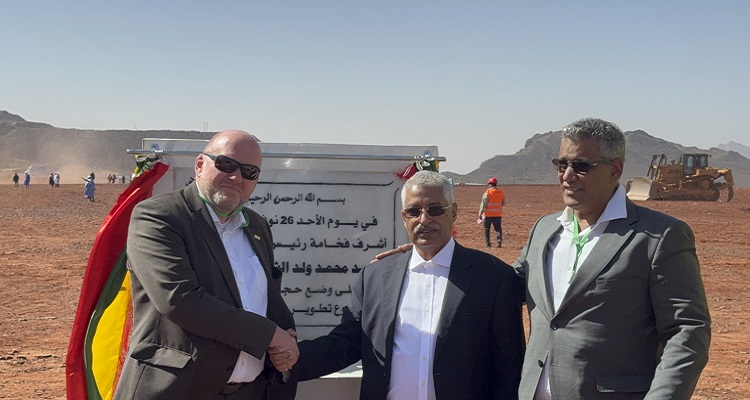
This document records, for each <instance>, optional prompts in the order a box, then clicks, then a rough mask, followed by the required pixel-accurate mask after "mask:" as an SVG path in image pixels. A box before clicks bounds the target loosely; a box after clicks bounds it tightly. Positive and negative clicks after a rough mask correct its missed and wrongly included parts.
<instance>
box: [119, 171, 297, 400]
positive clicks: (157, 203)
mask: <svg viewBox="0 0 750 400" xmlns="http://www.w3.org/2000/svg"><path fill="white" fill-rule="evenodd" d="M246 211H247V213H248V216H249V218H250V224H249V226H248V227H246V228H244V230H245V234H246V235H247V237H248V239H249V240H250V243H251V244H252V246H253V249H254V250H255V253H256V254H257V256H258V259H259V260H260V262H261V264H262V265H263V269H264V270H265V272H266V277H267V279H268V308H267V312H266V315H267V316H266V317H263V316H260V315H258V314H254V313H251V312H248V311H245V310H244V309H243V308H242V306H241V305H242V302H241V299H240V294H239V290H238V288H237V283H236V281H235V279H234V273H233V272H232V268H231V265H230V262H229V258H228V256H227V254H226V251H225V250H224V245H223V244H222V242H221V238H220V237H219V234H218V232H217V231H216V227H215V225H214V223H213V220H212V219H211V216H210V213H209V211H208V208H207V206H206V205H205V204H204V203H203V201H202V200H201V199H200V197H199V196H198V190H197V187H196V186H195V183H193V184H191V185H189V186H188V187H186V188H185V189H183V190H180V191H176V192H172V193H167V194H165V195H161V196H156V197H152V198H150V199H147V200H144V201H142V202H141V203H139V204H138V205H137V206H136V207H135V209H134V211H133V215H132V217H131V222H130V228H129V230H128V241H127V256H128V268H129V269H130V273H131V280H132V293H133V314H134V315H133V330H132V333H131V338H130V346H129V351H128V357H127V359H126V360H125V364H124V366H123V371H122V375H121V377H120V381H119V383H118V385H117V392H116V394H115V398H116V399H149V400H153V399H169V400H173V399H210V398H216V396H217V395H218V393H219V391H220V390H221V389H222V388H223V387H224V385H225V384H226V383H227V381H228V380H229V377H230V376H231V374H232V371H233V369H234V366H235V364H236V362H237V358H238V356H239V353H240V351H241V350H242V351H245V352H247V353H249V354H251V355H253V356H255V357H256V358H261V357H262V356H263V355H264V354H265V352H266V348H267V347H268V343H269V342H270V340H271V337H272V336H273V333H274V330H275V329H276V326H277V325H278V326H280V327H281V328H284V329H287V328H293V327H294V319H293V318H292V314H291V312H290V311H289V309H288V308H287V306H286V304H285V303H284V301H283V299H282V297H281V293H280V291H279V288H280V285H281V271H280V270H278V269H277V268H274V266H273V263H274V258H273V251H272V249H273V247H272V246H273V245H272V244H273V239H272V237H271V231H270V230H269V228H268V224H267V223H266V221H265V220H264V219H263V218H262V217H261V216H260V215H259V214H257V213H255V212H254V211H252V210H250V209H246ZM267 364H268V363H267ZM272 375H273V374H272V369H271V368H270V367H268V366H267V369H266V372H265V373H264V374H263V376H272ZM283 390H284V393H283V394H279V393H277V394H275V395H274V397H273V398H275V399H293V398H294V392H295V388H294V387H293V386H284V387H283Z"/></svg>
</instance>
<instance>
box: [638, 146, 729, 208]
mask: <svg viewBox="0 0 750 400" xmlns="http://www.w3.org/2000/svg"><path fill="white" fill-rule="evenodd" d="M710 156H711V155H710V154H683V155H682V156H681V157H680V160H679V162H675V161H674V160H672V162H671V163H669V164H668V163H667V156H666V155H664V154H654V155H653V157H652V158H651V165H650V166H649V168H648V172H647V173H646V176H636V177H635V178H633V179H631V180H629V181H628V183H627V185H625V191H626V193H627V195H628V198H630V199H631V200H698V201H716V200H718V199H719V197H720V195H721V192H722V191H726V192H727V197H726V201H730V200H732V197H734V180H733V179H732V170H731V169H717V168H713V167H709V166H708V158H709V157H710Z"/></svg>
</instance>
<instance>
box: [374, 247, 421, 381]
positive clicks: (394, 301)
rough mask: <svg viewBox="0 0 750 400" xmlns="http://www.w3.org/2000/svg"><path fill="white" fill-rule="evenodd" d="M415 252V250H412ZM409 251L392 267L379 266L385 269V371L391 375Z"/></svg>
mask: <svg viewBox="0 0 750 400" xmlns="http://www.w3.org/2000/svg"><path fill="white" fill-rule="evenodd" d="M412 251H413V250H412ZM412 251H407V252H406V253H403V254H401V255H399V256H398V258H397V259H396V261H395V262H394V263H393V264H390V265H383V266H377V267H376V268H384V271H383V275H382V278H383V282H382V284H383V288H385V289H384V291H383V292H384V294H383V319H384V321H387V323H385V324H383V327H384V328H385V329H386V335H385V352H386V356H385V362H386V366H385V368H386V369H385V370H386V371H388V372H389V373H390V370H391V361H392V358H393V336H394V334H395V332H396V314H397V313H398V299H399V298H400V297H401V288H402V287H403V286H404V278H405V277H406V269H407V268H408V266H409V259H411V252H412Z"/></svg>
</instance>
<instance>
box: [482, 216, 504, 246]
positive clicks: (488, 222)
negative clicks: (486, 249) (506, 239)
mask: <svg viewBox="0 0 750 400" xmlns="http://www.w3.org/2000/svg"><path fill="white" fill-rule="evenodd" d="M502 222H503V217H484V242H485V244H487V246H489V245H491V244H492V243H490V226H492V227H493V228H495V232H496V233H497V240H503V224H502Z"/></svg>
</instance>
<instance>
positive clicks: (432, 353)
mask: <svg viewBox="0 0 750 400" xmlns="http://www.w3.org/2000/svg"><path fill="white" fill-rule="evenodd" d="M401 199H402V204H403V206H404V208H403V210H402V212H401V215H402V219H403V223H404V227H405V228H406V231H407V234H408V236H409V239H410V240H411V243H412V244H413V245H414V248H413V250H412V251H408V252H405V253H403V254H395V255H392V256H390V257H386V258H384V259H382V260H380V261H379V262H377V263H375V264H371V265H368V266H366V267H365V268H364V269H363V270H362V271H361V272H360V273H359V276H358V277H357V279H356V281H355V283H353V284H352V295H351V300H350V302H349V304H348V305H347V306H346V307H344V309H343V315H342V317H341V323H340V324H339V325H338V326H337V327H336V328H334V329H333V331H331V333H329V334H328V335H327V336H323V337H320V338H317V339H314V340H311V341H302V342H300V344H299V345H300V358H299V361H298V363H297V364H296V365H295V366H294V367H293V368H292V371H291V375H292V379H299V380H306V379H312V378H316V377H319V376H322V375H326V374H329V373H332V372H336V371H338V370H341V369H342V368H345V367H347V366H349V365H351V364H353V363H355V362H357V361H359V360H360V359H361V360H362V368H363V371H362V385H361V391H360V399H363V400H364V399H367V400H386V399H390V400H417V399H421V400H462V399H466V400H469V399H476V400H513V399H517V392H518V383H519V380H520V373H521V363H522V360H523V352H524V341H525V338H524V333H523V323H522V319H521V297H522V293H521V287H520V285H518V283H517V278H516V277H515V273H514V271H513V269H512V268H510V266H508V265H507V264H505V263H503V262H502V261H500V260H499V259H497V258H495V257H494V256H492V255H489V254H487V253H483V252H480V251H477V250H473V249H468V248H465V247H463V246H461V245H460V244H458V243H456V241H455V240H454V239H453V238H452V237H451V232H452V231H453V223H454V222H455V221H456V215H457V212H458V206H457V205H456V203H455V201H454V195H453V185H452V184H451V182H450V181H449V180H448V179H447V178H446V177H445V176H443V175H441V174H439V173H437V172H432V171H420V172H417V173H416V174H415V175H414V176H413V177H411V178H410V179H409V180H408V181H406V183H405V184H404V186H403V188H402V192H401Z"/></svg>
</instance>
